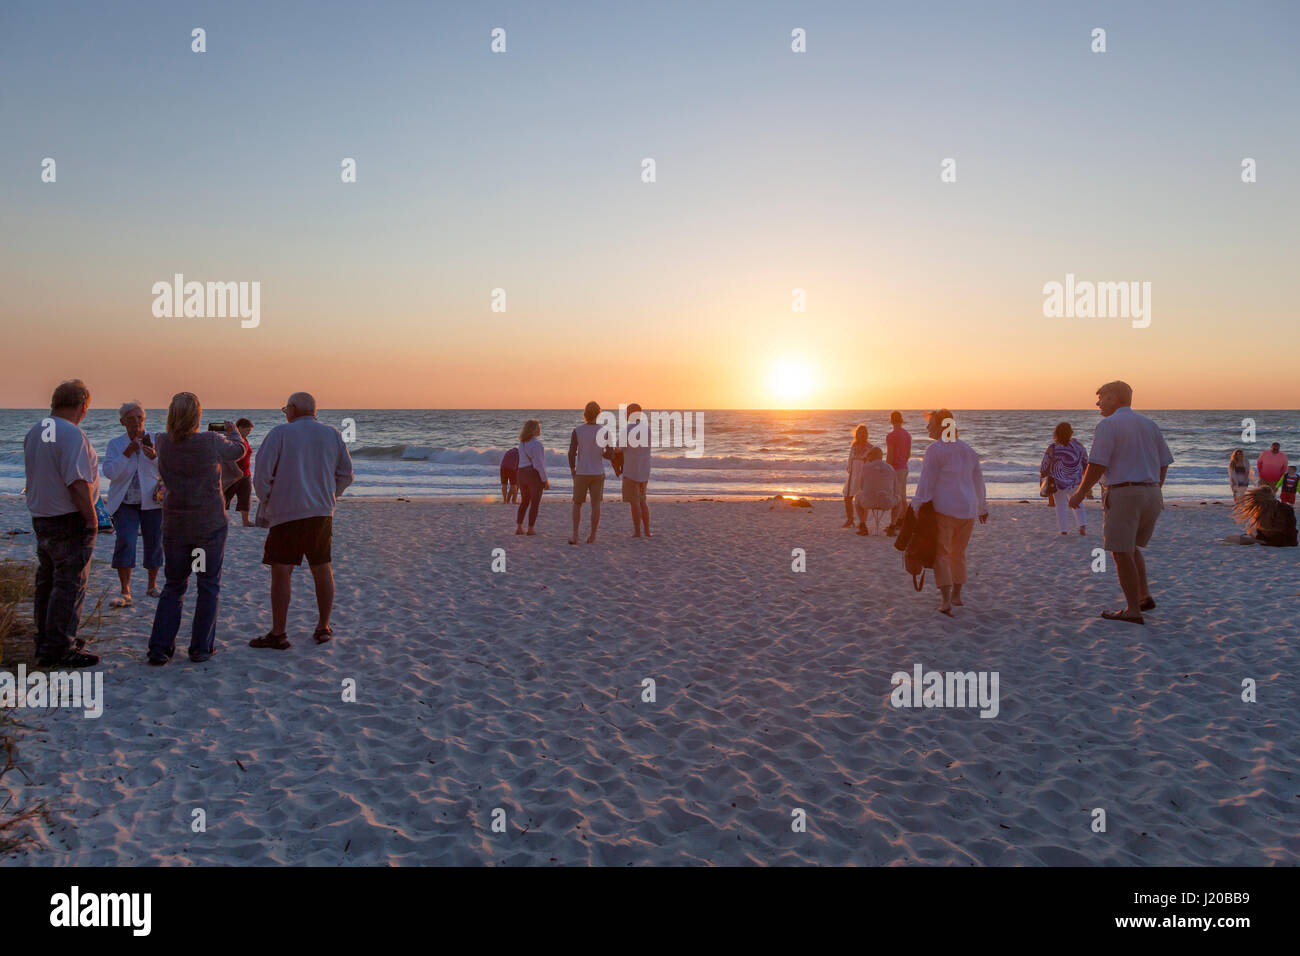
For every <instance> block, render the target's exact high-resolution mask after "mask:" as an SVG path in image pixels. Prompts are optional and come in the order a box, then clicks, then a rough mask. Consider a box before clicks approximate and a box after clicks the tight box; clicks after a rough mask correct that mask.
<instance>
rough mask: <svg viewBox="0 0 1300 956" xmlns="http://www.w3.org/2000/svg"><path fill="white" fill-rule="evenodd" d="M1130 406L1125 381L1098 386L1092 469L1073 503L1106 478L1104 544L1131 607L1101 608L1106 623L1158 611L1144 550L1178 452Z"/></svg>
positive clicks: (1136, 620) (1090, 456)
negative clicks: (1110, 609) (1118, 609)
mask: <svg viewBox="0 0 1300 956" xmlns="http://www.w3.org/2000/svg"><path fill="white" fill-rule="evenodd" d="M1132 404H1133V389H1132V388H1131V387H1130V386H1129V385H1128V383H1126V382H1119V381H1116V382H1107V383H1106V384H1105V385H1103V386H1102V387H1101V388H1099V389H1097V408H1098V409H1099V410H1100V411H1101V421H1100V422H1098V423H1097V430H1096V431H1095V432H1094V433H1093V437H1092V450H1091V451H1090V452H1089V453H1088V469H1087V471H1085V472H1084V475H1083V481H1082V482H1081V483H1080V484H1079V487H1078V488H1077V489H1076V490H1075V492H1074V494H1073V495H1071V496H1070V502H1069V504H1070V507H1071V508H1078V507H1079V506H1080V505H1081V504H1082V503H1083V499H1084V497H1085V496H1086V495H1087V494H1088V492H1089V491H1090V490H1091V489H1092V486H1093V485H1094V484H1096V483H1097V481H1098V480H1099V479H1103V478H1104V481H1103V487H1102V493H1101V508H1102V519H1103V524H1102V537H1103V539H1104V540H1103V543H1104V544H1105V547H1106V550H1107V551H1109V552H1111V554H1113V555H1114V557H1115V573H1116V575H1117V576H1118V577H1119V586H1120V587H1121V588H1123V589H1124V600H1125V602H1126V604H1127V606H1126V607H1125V608H1124V609H1123V610H1120V611H1102V612H1101V616H1102V617H1104V618H1106V619H1107V620H1108V621H1128V622H1129V623H1131V624H1145V623H1146V621H1145V619H1144V618H1143V617H1142V612H1143V611H1154V610H1155V607H1156V602H1155V598H1153V597H1152V596H1151V589H1150V587H1149V586H1148V584H1147V565H1146V560H1145V559H1144V558H1143V557H1142V549H1143V548H1145V547H1146V546H1147V544H1148V543H1149V542H1150V541H1151V535H1152V534H1153V533H1154V532H1155V529H1156V521H1157V520H1158V519H1159V518H1160V512H1161V511H1163V510H1164V506H1165V505H1164V498H1163V496H1162V495H1161V492H1160V489H1161V488H1162V487H1163V486H1164V483H1165V474H1166V473H1167V472H1168V470H1169V466H1170V465H1171V464H1173V461H1174V456H1173V455H1172V454H1171V453H1170V451H1169V445H1168V444H1166V443H1165V438H1164V435H1162V434H1161V433H1160V427H1159V426H1158V425H1157V424H1156V423H1155V422H1153V421H1152V420H1151V419H1149V418H1147V417H1146V416H1145V415H1139V414H1138V413H1137V412H1135V411H1133V409H1132V407H1131V406H1132Z"/></svg>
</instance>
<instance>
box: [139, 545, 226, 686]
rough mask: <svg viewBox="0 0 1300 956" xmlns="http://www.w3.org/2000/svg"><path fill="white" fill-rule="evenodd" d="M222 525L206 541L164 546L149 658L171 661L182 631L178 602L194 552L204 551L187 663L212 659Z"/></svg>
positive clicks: (187, 581)
mask: <svg viewBox="0 0 1300 956" xmlns="http://www.w3.org/2000/svg"><path fill="white" fill-rule="evenodd" d="M227 531H229V528H228V527H227V526H226V525H222V526H221V527H220V528H218V529H217V530H216V531H214V532H213V533H212V534H211V535H210V536H209V537H208V538H207V539H206V540H203V541H197V542H193V543H186V544H184V545H181V544H174V543H173V544H167V545H164V547H163V552H164V563H163V575H164V576H165V577H166V579H167V583H166V584H164V585H163V591H162V597H160V598H159V599H158V610H157V611H155V612H154V616H153V632H152V633H151V634H150V635H149V656H150V657H151V658H154V659H164V658H165V659H167V660H171V656H172V654H174V653H176V632H177V631H179V630H180V629H181V599H182V598H183V597H185V590H186V588H188V587H189V583H190V574H191V572H192V570H193V566H194V564H193V563H194V560H195V559H194V557H193V551H194V549H195V548H202V549H203V551H204V562H205V569H204V570H203V571H199V572H198V577H199V595H198V598H197V600H195V602H194V624H193V626H192V628H191V630H190V660H192V661H206V660H207V659H208V658H209V657H211V656H212V651H213V648H214V647H215V646H216V643H217V597H218V595H219V594H220V593H221V561H222V558H224V557H225V553H226V533H227Z"/></svg>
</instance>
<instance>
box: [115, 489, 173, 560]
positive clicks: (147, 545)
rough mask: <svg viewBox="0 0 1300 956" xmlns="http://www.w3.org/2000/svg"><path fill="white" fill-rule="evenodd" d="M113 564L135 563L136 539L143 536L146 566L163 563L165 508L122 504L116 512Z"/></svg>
mask: <svg viewBox="0 0 1300 956" xmlns="http://www.w3.org/2000/svg"><path fill="white" fill-rule="evenodd" d="M113 531H114V533H115V535H116V538H117V540H115V541H114V542H113V567H115V568H133V567H135V539H136V537H137V536H138V535H141V534H143V536H144V566H145V569H146V570H148V571H152V570H153V569H154V568H161V567H162V566H163V546H162V509H161V508H151V509H150V510H148V511H145V510H144V509H143V508H141V507H140V506H139V505H127V504H124V505H121V506H119V507H118V509H117V510H116V511H115V512H113Z"/></svg>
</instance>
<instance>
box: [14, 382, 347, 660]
mask: <svg viewBox="0 0 1300 956" xmlns="http://www.w3.org/2000/svg"><path fill="white" fill-rule="evenodd" d="M89 409H90V390H89V389H88V388H87V387H86V385H85V383H84V382H82V381H81V380H79V379H76V380H72V381H67V382H63V383H62V384H60V385H59V386H58V387H57V388H56V389H55V390H54V394H53V397H52V398H51V400H50V414H49V416H48V417H46V418H44V419H42V420H41V421H40V422H38V423H37V424H35V425H33V426H32V428H31V430H30V431H28V433H27V435H26V437H25V439H24V441H23V456H24V462H25V467H26V475H27V492H26V494H27V508H28V510H29V511H30V513H31V516H32V529H33V531H34V532H35V536H36V557H37V570H36V589H35V601H34V608H33V622H34V625H35V631H36V633H35V645H36V655H37V660H38V662H39V663H40V664H41V665H42V666H52V667H54V666H57V667H63V668H76V667H89V666H91V665H93V664H97V663H98V662H99V658H98V657H97V656H95V655H94V654H91V653H88V652H87V651H85V649H84V642H83V641H81V640H80V639H78V638H77V636H76V634H77V628H78V625H79V623H80V619H81V612H82V608H83V605H84V603H85V597H86V584H87V581H88V579H89V575H90V562H91V557H92V556H93V554H94V548H95V539H96V536H97V534H98V529H99V520H98V518H97V516H96V511H95V505H96V502H97V501H98V500H99V498H100V465H99V461H98V457H97V455H96V454H95V449H94V447H93V446H92V445H91V443H90V439H89V438H88V437H87V436H86V433H85V432H84V431H82V429H81V428H80V425H81V422H82V421H83V420H84V419H85V417H86V413H87V412H88V411H89ZM282 411H283V413H284V416H285V424H283V425H277V426H276V427H274V428H272V429H271V430H270V431H268V432H267V434H266V437H265V438H264V439H263V440H262V444H261V447H260V448H259V449H258V453H257V466H256V470H255V471H254V472H253V473H252V474H251V475H250V474H249V468H248V463H249V459H250V457H251V455H252V449H251V447H250V445H249V444H248V441H247V436H248V434H249V431H250V430H251V428H252V423H251V422H250V421H248V420H247V419H241V420H240V421H239V422H230V421H227V422H224V423H222V424H221V425H210V426H209V429H208V430H207V431H204V432H200V430H199V428H200V424H201V422H202V418H203V408H202V406H201V404H200V403H199V399H198V397H197V396H196V395H194V393H192V392H179V393H177V394H176V395H175V396H173V398H172V400H171V404H170V406H169V407H168V409H167V422H166V430H165V431H163V432H159V433H156V434H153V433H150V432H149V431H148V430H147V429H146V428H145V419H146V413H145V409H144V407H143V406H142V405H141V404H140V403H139V402H135V401H129V402H126V403H124V404H123V405H122V406H121V407H120V408H119V410H118V412H119V420H120V421H121V424H122V427H123V430H124V433H123V434H122V435H119V436H118V437H116V438H114V439H113V440H112V441H111V442H110V443H109V446H108V450H107V453H106V455H105V457H104V462H103V469H102V470H103V477H105V478H107V479H108V481H109V483H110V484H109V488H108V494H107V507H108V509H109V511H110V513H111V515H112V519H113V528H114V531H115V533H116V535H117V538H116V539H115V541H114V552H113V567H114V568H115V569H116V570H117V573H118V580H119V584H120V586H121V594H120V595H119V596H118V597H117V598H116V599H114V600H113V601H112V602H111V604H112V606H114V607H119V608H120V607H130V606H131V605H132V604H133V598H132V595H131V586H130V582H131V572H132V570H133V568H134V566H135V558H136V547H135V545H136V540H137V536H141V537H143V539H144V560H143V564H144V567H145V571H146V573H147V574H148V578H149V589H148V594H149V596H150V597H155V598H157V599H158V606H157V608H156V610H155V612H154V617H153V627H152V629H151V631H150V635H149V643H148V650H147V657H148V661H149V663H150V664H153V665H157V666H161V665H164V664H166V663H168V661H170V660H171V658H172V656H173V654H174V653H175V649H176V635H177V632H178V631H179V629H180V622H181V610H182V600H183V598H184V595H185V592H186V590H187V589H188V586H189V579H190V577H191V575H194V576H196V577H197V579H198V595H197V599H196V602H195V609H194V620H193V625H192V628H191V632H190V646H189V658H190V660H191V661H194V662H196V663H200V662H202V661H206V660H208V659H209V658H210V657H212V655H213V653H215V651H216V620H217V608H218V602H219V597H220V592H221V571H222V564H223V561H224V557H225V549H226V537H227V533H228V529H229V522H228V520H227V517H226V509H227V508H228V507H229V503H230V501H231V500H236V499H237V501H238V510H239V511H240V513H241V517H242V523H243V525H245V526H251V525H253V524H254V522H252V521H249V519H248V512H249V500H250V497H251V490H253V489H255V490H256V492H257V498H258V502H259V509H258V512H259V513H258V520H257V522H256V524H258V525H259V526H261V527H265V528H268V529H269V531H268V533H267V537H266V543H265V547H264V549H263V557H262V563H263V564H266V565H268V566H269V567H270V570H271V621H272V626H271V631H270V632H269V633H267V634H265V635H263V636H261V637H257V638H254V639H253V640H250V641H249V646H251V647H257V648H273V649H276V650H284V649H287V648H288V647H289V646H290V642H289V640H288V637H287V636H286V633H285V625H286V620H287V617H288V610H289V600H290V586H291V581H292V575H293V569H294V567H296V566H297V565H299V564H301V562H302V560H303V558H304V557H305V558H306V559H307V563H308V566H309V567H310V569H311V573H312V578H313V580H314V583H315V586H316V605H317V611H318V621H317V627H316V631H315V634H314V635H313V636H314V638H315V640H316V641H317V642H318V643H324V642H325V641H327V640H329V639H330V637H331V635H332V634H333V631H332V629H331V627H330V612H331V609H332V607H333V602H334V579H333V572H332V569H331V561H330V558H331V555H330V543H331V537H332V516H333V513H334V504H335V501H336V500H337V498H338V496H339V495H340V494H342V492H343V490H344V489H345V488H346V487H347V486H348V485H349V484H350V483H351V482H352V460H351V457H350V456H349V455H348V450H347V446H346V445H345V444H344V442H343V438H342V436H341V435H340V434H339V432H338V431H337V430H336V429H334V428H331V427H330V426H328V425H325V424H323V423H321V422H319V421H317V420H316V400H315V399H314V398H313V397H312V396H311V395H309V394H308V393H306V392H295V393H294V394H293V395H291V396H290V397H289V400H288V402H287V403H286V404H285V406H284V408H283V409H282ZM160 568H161V570H162V572H163V579H164V583H163V586H162V588H161V589H160V588H158V587H157V576H158V571H159V569H160Z"/></svg>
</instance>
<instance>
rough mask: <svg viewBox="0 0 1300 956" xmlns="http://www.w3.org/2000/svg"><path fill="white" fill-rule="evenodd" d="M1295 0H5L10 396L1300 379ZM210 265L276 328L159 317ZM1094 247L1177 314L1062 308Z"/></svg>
mask: <svg viewBox="0 0 1300 956" xmlns="http://www.w3.org/2000/svg"><path fill="white" fill-rule="evenodd" d="M196 26H199V27H203V28H205V29H206V31H207V52H206V53H204V54H202V55H199V54H195V53H192V52H191V50H190V30H191V29H192V28H193V27H196ZM1298 26H1300V4H1296V3H1289V2H1288V3H1281V2H1279V3H1257V4H1250V5H1246V6H1241V5H1236V4H1228V3H1221V4H1202V3H1071V4H1066V3H1027V2H1026V3H938V4H924V5H921V4H913V3H895V4H869V3H816V4H799V3H762V2H757V3H755V2H748V3H739V2H734V3H732V2H700V3H664V2H655V3H650V4H623V3H610V2H606V3H570V2H565V3H517V4H516V3H458V4H452V3H430V2H423V3H376V4H362V3H311V4H308V3H279V2H275V3H241V2H234V3H230V2H221V3H198V4H184V3H161V2H160V3H122V4H117V3H113V4H105V3H80V4H69V3H41V4H37V3H26V2H18V3H15V2H6V3H4V4H3V5H2V6H0V83H2V84H3V89H4V90H5V94H4V96H3V99H0V129H3V130H4V139H3V144H2V145H0V207H2V208H3V209H4V220H5V229H4V232H3V239H0V243H2V244H3V245H2V246H0V321H3V323H4V329H5V332H6V338H7V340H8V341H9V342H11V343H13V344H15V345H16V346H17V348H18V352H19V354H21V355H23V357H24V360H23V361H22V362H20V363H18V366H19V367H17V368H14V369H13V371H14V374H13V376H12V377H10V376H8V375H6V378H8V379H9V381H8V382H7V383H6V384H4V385H3V386H0V404H6V405H20V406H30V405H36V404H40V401H41V400H42V399H43V398H44V397H45V396H46V395H48V392H49V388H50V385H51V384H52V383H53V382H54V381H57V380H58V379H60V378H63V377H66V376H68V375H81V376H82V377H84V378H86V379H87V380H88V381H91V384H92V386H95V385H96V381H92V379H97V382H98V384H99V387H100V390H101V391H102V390H103V389H107V390H109V391H111V392H113V393H114V394H116V393H117V392H118V391H124V392H130V393H131V394H136V393H139V392H142V391H143V392H145V393H146V394H147V396H148V397H147V399H146V400H148V401H155V402H156V401H159V400H164V399H165V398H166V397H167V396H168V395H170V394H171V392H173V391H176V390H178V389H180V388H183V387H192V388H194V389H195V390H196V391H200V394H204V395H205V401H207V402H208V403H210V404H213V405H221V404H228V405H232V406H233V405H239V406H256V405H259V404H260V405H268V406H272V407H273V406H275V405H276V404H278V403H279V401H281V400H282V397H283V396H282V395H281V393H282V392H283V391H284V387H282V381H281V379H282V377H283V376H285V375H287V376H289V377H292V378H293V381H294V382H298V383H301V384H299V385H296V386H295V387H304V388H308V387H309V388H312V390H314V391H316V392H317V393H318V394H319V393H326V394H327V395H330V397H329V398H322V401H324V402H325V403H326V404H333V405H335V406H339V405H373V406H381V405H392V406H397V407H409V406H413V405H427V406H432V407H447V406H455V405H467V406H502V407H531V406H537V407H551V406H568V405H572V404H575V403H577V404H581V400H583V397H584V396H585V395H586V394H587V393H588V391H591V388H590V387H589V383H592V382H595V383H596V384H597V385H600V384H602V383H605V382H613V381H616V380H617V381H619V382H630V383H631V384H632V386H633V388H634V390H635V391H637V393H638V394H640V395H644V396H647V398H648V400H649V401H651V402H653V403H655V404H659V405H669V404H675V405H699V406H709V407H720V406H751V405H761V404H765V403H766V400H767V399H769V398H771V397H772V396H770V395H769V394H768V393H767V392H766V391H765V386H764V384H763V383H764V381H766V378H765V376H766V375H767V369H768V366H769V365H770V364H771V362H773V361H775V360H776V359H778V358H780V357H782V355H783V354H784V353H786V352H789V351H791V350H793V351H795V352H797V353H798V356H797V357H798V358H799V360H800V361H801V362H802V363H804V366H805V367H806V368H807V369H811V371H812V377H813V378H814V379H815V381H816V387H815V389H813V390H812V392H811V393H810V394H809V395H808V396H807V402H808V404H812V405H817V406H821V407H840V406H848V407H858V406H865V407H876V406H883V405H894V404H903V405H907V404H909V403H910V404H916V405H921V404H926V403H927V402H931V403H932V402H933V401H934V400H935V398H934V396H935V394H936V392H937V391H938V390H940V389H941V388H947V389H949V391H947V392H945V395H947V396H948V397H947V398H945V401H946V402H947V403H949V404H952V405H954V406H964V407H987V406H1011V407H1014V406H1024V407H1056V406H1060V407H1073V406H1076V405H1078V404H1080V399H1079V392H1080V390H1081V389H1082V390H1083V394H1084V395H1085V396H1086V395H1087V394H1089V393H1090V392H1091V390H1092V389H1093V388H1095V386H1096V384H1099V382H1100V381H1104V380H1106V379H1108V378H1114V377H1128V378H1131V379H1138V380H1139V381H1143V382H1145V383H1147V390H1146V394H1147V395H1148V402H1147V404H1148V405H1162V406H1166V407H1174V406H1185V407H1188V406H1190V407H1206V406H1217V405H1225V404H1226V405H1234V406H1236V405H1241V404H1242V403H1243V402H1245V403H1246V404H1247V405H1249V404H1251V403H1257V404H1259V405H1260V406H1261V407H1269V406H1284V405H1290V406H1294V405H1295V404H1296V402H1295V399H1294V396H1295V388H1294V385H1293V384H1292V383H1291V382H1290V381H1285V380H1273V381H1270V380H1269V379H1268V377H1267V376H1264V377H1261V378H1259V379H1256V378H1255V377H1254V376H1252V375H1250V374H1248V373H1250V372H1251V370H1253V369H1257V368H1258V367H1259V364H1260V359H1261V356H1260V354H1259V352H1258V349H1259V345H1260V344H1261V343H1268V351H1270V352H1272V353H1273V354H1277V352H1278V351H1279V350H1282V351H1284V352H1285V353H1286V354H1288V355H1289V356H1290V357H1291V359H1292V361H1291V362H1290V366H1291V368H1292V369H1294V364H1295V363H1294V357H1295V356H1296V355H1297V354H1300V330H1297V322H1296V315H1295V293H1294V291H1293V283H1294V279H1293V275H1294V273H1295V271H1296V269H1295V258H1296V256H1295V252H1296V238H1295V237H1296V212H1297V210H1300V186H1298V185H1297V181H1298V177H1300V124H1298V123H1297V117H1300V92H1298V91H1300V80H1298V79H1297V65H1296V64H1297V60H1298V59H1300V58H1298V57H1297V55H1296V51H1295V43H1296V39H1297V36H1298V35H1300V31H1298V30H1297V27H1298ZM494 27H503V28H505V29H506V31H507V42H508V52H507V53H506V54H505V55H493V54H492V53H491V52H490V51H489V42H490V31H491V30H492V28H494ZM794 27H802V28H804V29H805V30H806V31H807V35H808V52H807V53H806V54H802V55H796V54H793V53H791V51H790V31H791V29H792V28H794ZM1093 27H1103V28H1105V29H1106V30H1107V45H1108V48H1109V49H1108V52H1107V53H1105V54H1094V53H1092V52H1091V51H1090V49H1089V44H1090V32H1091V30H1092V28H1093ZM45 156H51V157H54V158H55V159H56V161H57V163H58V182H57V183H56V184H54V185H49V184H44V183H41V181H40V162H41V159H42V158H43V157H45ZM647 156H648V157H654V158H655V159H656V162H657V164H658V182H656V183H655V184H653V185H646V184H643V183H641V182H640V180H639V170H640V162H641V159H642V158H643V157H647ZM949 156H952V157H955V158H956V159H957V163H958V182H957V183H956V184H950V185H945V184H940V183H939V163H940V161H941V160H942V159H943V158H944V157H949ZM1244 156H1252V157H1255V158H1256V159H1257V160H1258V162H1259V182H1258V183H1256V184H1254V185H1251V186H1245V185H1243V184H1242V183H1241V182H1240V179H1239V170H1240V162H1241V159H1242V157H1244ZM343 157H354V158H355V159H356V160H357V163H358V180H359V181H358V182H357V183H356V184H355V185H343V184H342V183H340V180H339V163H340V160H341V159H342V158H343ZM177 271H181V272H184V273H185V274H186V275H187V277H190V278H195V279H200V280H204V279H221V280H225V279H231V280H240V279H247V280H259V281H261V282H262V287H263V289H262V297H263V304H262V309H263V320H262V325H261V326H260V327H259V328H258V329H256V330H241V329H239V327H238V323H237V322H234V323H226V322H222V321H221V320H195V319H190V320H159V319H155V318H153V317H152V315H151V314H150V311H149V307H150V303H151V296H150V293H149V289H150V287H151V285H152V283H153V282H155V281H158V280H160V279H168V278H170V276H171V275H172V274H173V273H174V272H177ZM1066 272H1074V273H1076V274H1078V275H1080V276H1081V277H1083V278H1093V279H1098V280H1126V279H1137V280H1146V281H1151V282H1152V283H1153V286H1154V292H1153V300H1154V315H1153V324H1152V327H1151V328H1150V329H1146V330H1140V331H1139V330H1133V329H1131V328H1129V327H1128V324H1127V323H1125V322H1122V321H1121V322H1115V321H1112V322H1109V323H1107V322H1102V321H1099V320H1092V321H1090V322H1089V321H1084V320H1079V321H1073V322H1055V323H1054V322H1051V321H1049V320H1046V319H1044V318H1043V316H1042V312H1041V304H1042V294H1041V287H1042V285H1043V283H1044V282H1047V281H1051V280H1054V279H1055V280H1059V279H1061V278H1063V276H1064V274H1065V273H1066ZM495 287H504V288H506V289H507V292H508V296H509V312H508V314H507V315H508V318H507V320H506V321H504V322H503V321H502V317H501V316H498V315H494V314H492V313H490V312H489V311H488V303H489V294H490V291H491V290H492V289H493V288H495ZM793 287H802V288H806V289H807V290H808V297H809V311H808V313H807V314H804V315H794V314H792V313H791V312H790V308H789V302H790V290H791V288H793ZM918 344H924V345H926V346H927V347H933V348H937V349H938V352H937V354H933V355H929V356H925V355H921V356H917V357H915V358H914V360H912V361H910V362H908V363H907V365H908V367H907V368H906V369H900V368H899V367H898V365H897V362H896V361H893V360H891V356H897V355H898V354H899V353H900V352H901V351H903V350H906V349H910V348H914V347H916V346H917V345H918ZM575 348H576V349H577V351H578V353H579V360H578V362H579V368H578V369H577V370H576V373H575V368H574V361H575V360H574V354H575ZM584 350H585V352H584ZM222 355H224V356H230V357H231V359H232V362H233V360H234V359H236V358H237V359H238V365H237V366H234V368H233V370H232V368H229V367H226V368H223V366H222V365H221V363H220V362H214V361H211V360H210V359H212V358H213V357H216V356H222ZM583 356H586V357H585V358H584V357H583ZM1011 367H1014V368H1018V369H1019V370H1020V374H1019V375H1017V376H1012V377H1010V378H1013V379H1014V384H1015V387H1014V388H1011V386H1010V385H1009V384H1008V380H1009V376H1008V369H1009V368H1011ZM521 369H523V370H526V374H522V375H521V374H520V370H521ZM232 375H235V376H237V381H238V383H239V389H234V388H232V387H231V383H232V382H233V381H235V380H236V379H235V378H232ZM575 379H577V380H579V381H578V382H577V383H575ZM1243 382H1244V383H1245V384H1242V383H1243ZM313 383H314V384H313ZM1234 388H1236V389H1238V394H1237V395H1236V400H1235V401H1234V400H1231V398H1230V395H1229V393H1230V392H1232V391H1233V389H1234ZM1243 388H1244V389H1245V391H1244V393H1243V392H1241V391H1240V389H1243ZM263 389H265V394H263V391H262V390H263ZM331 389H334V393H333V394H331ZM250 393H251V394H250Z"/></svg>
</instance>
